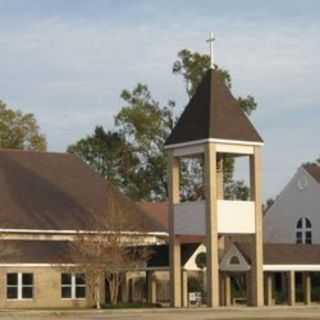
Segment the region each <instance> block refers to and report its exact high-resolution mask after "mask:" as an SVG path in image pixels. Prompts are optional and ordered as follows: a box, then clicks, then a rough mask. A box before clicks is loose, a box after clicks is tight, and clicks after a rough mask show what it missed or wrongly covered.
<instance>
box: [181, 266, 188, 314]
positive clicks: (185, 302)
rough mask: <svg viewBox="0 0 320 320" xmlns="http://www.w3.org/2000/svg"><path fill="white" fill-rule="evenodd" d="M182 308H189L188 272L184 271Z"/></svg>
mask: <svg viewBox="0 0 320 320" xmlns="http://www.w3.org/2000/svg"><path fill="white" fill-rule="evenodd" d="M182 306H183V307H185V308H186V307H188V271H187V270H183V271H182Z"/></svg>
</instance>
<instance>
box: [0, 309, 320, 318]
mask: <svg viewBox="0 0 320 320" xmlns="http://www.w3.org/2000/svg"><path fill="white" fill-rule="evenodd" d="M0 319H11V320H12V319H16V320H18V319H21V320H22V319H23V320H29V319H30V320H31V319H70V320H71V319H75V320H78V319H81V320H82V319H83V320H85V319H88V320H89V319H90V320H95V319H112V320H113V319H115V320H191V319H192V320H193V319H194V320H211V319H212V320H219V319H243V320H244V319H279V320H280V319H320V306H314V307H313V306H311V307H302V306H301V307H282V306H281V307H266V308H245V307H233V308H219V309H208V308H194V309H167V308H159V309H126V310H124V309H123V310H106V309H105V310H100V311H98V310H19V311H13V310H1V311H0Z"/></svg>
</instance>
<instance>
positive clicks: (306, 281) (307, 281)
mask: <svg viewBox="0 0 320 320" xmlns="http://www.w3.org/2000/svg"><path fill="white" fill-rule="evenodd" d="M303 289H304V303H305V304H307V305H309V304H311V290H312V284H311V275H310V272H304V273H303Z"/></svg>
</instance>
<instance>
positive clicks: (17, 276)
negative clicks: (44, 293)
mask: <svg viewBox="0 0 320 320" xmlns="http://www.w3.org/2000/svg"><path fill="white" fill-rule="evenodd" d="M32 298H33V274H32V273H8V274H7V299H18V300H21V299H32Z"/></svg>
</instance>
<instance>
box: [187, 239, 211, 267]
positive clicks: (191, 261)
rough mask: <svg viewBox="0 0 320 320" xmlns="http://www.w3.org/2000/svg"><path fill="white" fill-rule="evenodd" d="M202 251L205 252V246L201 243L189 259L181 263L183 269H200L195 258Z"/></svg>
mask: <svg viewBox="0 0 320 320" xmlns="http://www.w3.org/2000/svg"><path fill="white" fill-rule="evenodd" d="M202 252H204V253H206V252H207V250H206V247H205V246H204V245H203V244H201V245H199V247H198V248H197V249H196V251H195V252H194V253H193V254H192V256H191V257H190V258H189V260H188V261H187V262H186V263H185V264H184V265H183V269H184V270H188V271H201V269H200V268H199V267H198V266H197V264H196V258H197V255H198V254H199V253H202ZM205 269H206V268H205Z"/></svg>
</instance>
